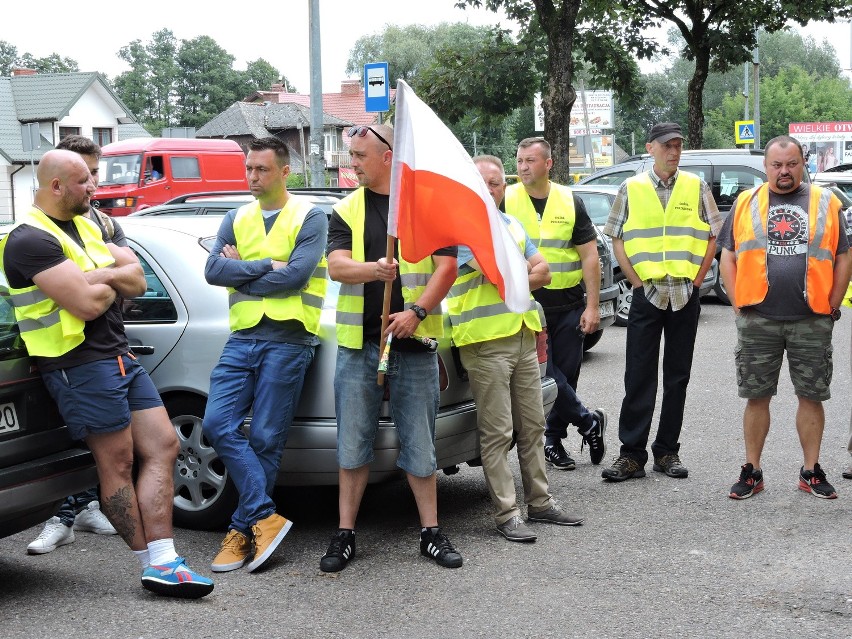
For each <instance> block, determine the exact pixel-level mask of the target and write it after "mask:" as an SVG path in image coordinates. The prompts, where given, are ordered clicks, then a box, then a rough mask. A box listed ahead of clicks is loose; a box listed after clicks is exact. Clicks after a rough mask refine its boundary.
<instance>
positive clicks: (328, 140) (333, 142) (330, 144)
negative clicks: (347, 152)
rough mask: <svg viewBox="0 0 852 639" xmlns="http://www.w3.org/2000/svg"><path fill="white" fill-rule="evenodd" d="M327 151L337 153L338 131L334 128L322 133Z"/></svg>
mask: <svg viewBox="0 0 852 639" xmlns="http://www.w3.org/2000/svg"><path fill="white" fill-rule="evenodd" d="M322 136H323V141H324V146H325V151H326V153H337V149H338V148H339V147H338V146H337V131H335V130H334V129H332V130H330V131H325V132H323V134H322Z"/></svg>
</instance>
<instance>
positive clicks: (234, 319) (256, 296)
mask: <svg viewBox="0 0 852 639" xmlns="http://www.w3.org/2000/svg"><path fill="white" fill-rule="evenodd" d="M289 174H290V153H289V150H288V149H287V145H286V144H285V143H284V142H282V141H281V140H279V139H278V138H275V137H266V138H260V139H257V140H253V141H251V142H250V143H249V152H248V156H247V158H246V176H247V177H248V182H249V187H250V188H251V192H252V194H253V195H254V196H255V198H256V200H255V201H253V202H251V203H250V204H246V205H244V206H241V207H240V208H239V209H236V210H234V211H230V212H229V213H228V214H227V215H226V216H225V218H224V219H223V220H222V224H221V226H220V227H219V232H218V235H217V238H216V243H215V244H214V245H213V248H212V249H211V251H210V257H209V258H208V259H207V265H206V267H205V270H204V275H205V277H206V278H207V281H208V282H209V283H210V284H214V285H217V286H226V287H228V293H229V295H228V304H229V307H230V312H229V318H230V326H231V331H232V332H231V335H230V337H229V338H228V341H227V343H226V344H225V348H224V349H223V351H222V355H221V357H220V358H219V363H218V364H217V365H216V367H215V368H214V369H213V372H212V374H211V376H210V395H209V398H208V400H207V410H206V411H205V414H204V425H203V430H204V435H205V436H206V437H207V439H208V440H209V441H210V443H211V445H212V446H213V448H214V449H215V450H216V453H217V454H218V455H219V457H220V458H221V459H222V461H223V462H224V464H225V467H226V468H227V469H228V474H229V475H230V477H231V479H232V480H233V482H234V485H235V486H236V488H237V492H238V493H239V503H238V505H237V509H236V510H235V511H234V515H233V517H232V518H231V524H230V526H229V528H228V534H227V536H226V537H225V540H224V541H223V542H222V547H221V549H220V551H219V553H218V554H217V555H216V558H215V559H214V560H213V563H212V564H211V569H212V570H213V571H214V572H226V571H229V570H236V569H237V568H240V567H242V566H243V565H244V564H245V563H246V562H248V561H249V558H250V557H251V556H252V554H253V558H252V559H251V561H250V563H249V564H248V567H247V568H248V571H249V572H253V571H254V570H256V569H257V568H259V567H260V566H261V565H262V564H263V563H264V562H265V561H266V560H267V559H269V557H270V556H271V555H272V553H273V552H274V551H275V549H276V548H277V547H278V545H279V544H280V543H281V541H282V540H283V539H284V536H285V535H286V534H287V533H288V532H289V530H290V527H291V526H292V522H290V521H288V520H287V519H285V518H284V517H282V516H281V515H279V514H278V513H276V512H275V503H274V502H273V501H272V492H273V489H274V488H275V480H276V478H277V476H278V469H279V466H280V464H281V455H282V454H283V452H284V446H285V444H286V443H287V433H288V430H289V428H290V424H291V423H292V421H293V415H294V412H295V410H296V406H297V405H298V403H299V397H300V395H301V394H302V384H303V382H304V379H305V374H306V372H307V370H308V367H309V366H310V364H311V361H312V360H313V356H314V349H315V348H316V345H317V344H318V343H319V338H318V337H317V335H318V334H319V326H320V312H321V311H322V304H323V299H324V297H325V286H326V262H325V257H324V249H325V240H326V234H327V230H328V222H327V220H326V216H325V213H323V211H322V210H321V209H319V208H316V207H315V206H313V203H312V202H311V201H310V200H308V199H307V198H304V197H300V196H295V195H291V194H289V193H288V192H287V176H288V175H289ZM249 411H252V420H251V428H250V429H249V432H248V434H246V433H245V432H244V430H243V423H244V422H245V419H246V417H247V416H248V414H249Z"/></svg>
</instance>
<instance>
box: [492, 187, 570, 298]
mask: <svg viewBox="0 0 852 639" xmlns="http://www.w3.org/2000/svg"><path fill="white" fill-rule="evenodd" d="M506 213H508V214H509V215H511V216H513V217H515V218H517V219H518V221H519V222H520V223H521V224H523V226H524V230H525V231H526V232H527V235H529V236H530V240H532V243H533V244H535V245H536V246H537V247H538V249H539V251H541V255H542V257H544V259H545V260H547V263H548V264H549V265H550V273H551V276H552V279H551V282H550V284H548V285H547V286H545V288H552V289H561V288H571V287H573V286H577V284H579V283H580V281H581V280H582V279H583V264H582V262H581V261H580V254H579V253H578V252H577V249H576V248H575V247H574V242H573V241H572V240H571V238H572V236H573V234H574V221H575V219H576V213H575V211H574V194H573V193H572V192H571V189H569V188H568V187H567V186H562V185H561V184H556V183H555V182H551V183H550V193H549V194H548V196H547V204H546V205H545V207H544V214H543V215H542V216H541V220H539V218H538V213H536V210H535V206H533V203H532V200H531V199H530V196H529V195H527V190H526V189H525V188H524V185H523V184H521V183H518V184H513V185H511V186H510V187H508V188H507V189H506Z"/></svg>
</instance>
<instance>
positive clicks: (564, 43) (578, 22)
mask: <svg viewBox="0 0 852 639" xmlns="http://www.w3.org/2000/svg"><path fill="white" fill-rule="evenodd" d="M456 6H459V7H465V6H474V7H483V6H484V7H485V8H487V9H489V10H491V11H499V10H501V9H502V10H504V11H505V13H506V16H507V17H508V18H509V19H510V20H513V21H515V22H517V23H518V24H519V25H520V28H521V31H520V33H521V36H520V42H521V43H522V44H526V45H527V46H529V47H531V49H532V50H533V51H535V52H536V53H537V54H538V57H537V60H538V61H539V62H538V64H539V71H540V72H541V73H542V75H543V77H544V81H543V86H542V106H543V109H544V134H545V137H547V139H548V140H549V141H550V143H551V145H552V146H553V150H554V154H555V155H556V156H557V157H568V152H569V139H570V114H571V107H572V106H573V105H574V101H575V99H576V92H575V90H574V80H575V76H576V75H577V73H578V72H582V73H583V74H584V76H585V77H587V78H588V79H589V80H590V81H591V82H593V83H595V84H596V85H597V86H596V88H598V87H599V88H613V89H615V90H616V91H617V92H618V93H619V94H620V95H621V98H622V100H624V101H625V102H626V103H628V104H633V103H635V102H636V101H637V99H638V95H637V94H636V92H635V91H633V90H631V85H632V84H633V83H634V81H635V79H636V78H637V77H638V67H637V65H636V63H635V61H634V60H632V58H631V57H630V53H635V54H636V55H637V56H639V57H640V58H647V57H650V56H651V55H652V54H653V53H654V52H655V51H656V50H657V45H656V43H654V42H650V41H647V40H646V39H645V37H644V36H643V29H644V28H645V27H646V26H647V24H648V22H647V21H643V20H641V19H639V16H638V15H631V16H630V18H631V19H630V20H629V21H625V18H624V15H622V14H623V12H622V11H620V10H618V7H617V5H616V6H613V5H612V3H611V2H609V1H608V0H458V1H457V3H456ZM628 52H630V53H628ZM534 59H536V58H534ZM553 176H554V179H556V180H557V181H561V182H565V181H567V180H568V179H569V167H568V165H567V163H557V164H556V165H555V166H554V170H553Z"/></svg>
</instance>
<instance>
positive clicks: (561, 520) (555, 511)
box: [527, 504, 583, 526]
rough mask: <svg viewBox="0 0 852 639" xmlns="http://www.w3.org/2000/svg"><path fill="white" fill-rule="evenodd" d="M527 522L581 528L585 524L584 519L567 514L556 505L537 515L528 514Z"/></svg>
mask: <svg viewBox="0 0 852 639" xmlns="http://www.w3.org/2000/svg"><path fill="white" fill-rule="evenodd" d="M527 520H528V521H543V522H545V523H547V524H557V525H559V526H579V525H580V524H582V523H583V518H582V517H580V516H579V515H572V514H570V513H566V512H565V511H564V510H562V509H561V508H560V507H559V506H557V505H556V504H554V505H553V506H551V507H550V508H548V509H547V510H541V511H539V512H537V513H528V515H527Z"/></svg>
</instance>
